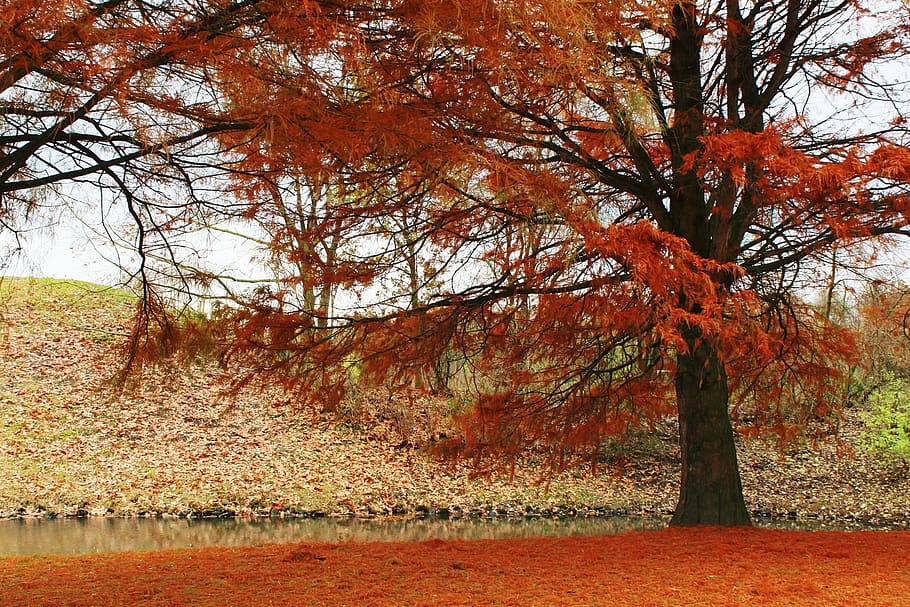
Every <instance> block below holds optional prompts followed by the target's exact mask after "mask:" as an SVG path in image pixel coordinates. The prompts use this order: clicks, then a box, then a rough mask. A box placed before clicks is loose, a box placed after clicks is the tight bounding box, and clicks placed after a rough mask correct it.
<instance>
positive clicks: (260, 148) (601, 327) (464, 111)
mask: <svg viewBox="0 0 910 607" xmlns="http://www.w3.org/2000/svg"><path fill="white" fill-rule="evenodd" d="M347 9H348V10H346V11H343V14H344V15H345V17H344V20H342V19H338V18H336V19H335V20H333V21H331V23H332V26H331V30H332V31H331V34H330V35H329V36H327V38H326V39H327V40H329V39H330V40H331V42H330V43H329V44H327V45H326V46H325V47H324V49H322V50H321V51H320V52H319V53H315V54H314V53H313V47H312V43H311V41H312V39H313V38H314V36H319V35H325V32H326V29H325V27H323V28H320V27H317V26H316V25H314V24H318V23H320V19H321V14H322V13H321V11H322V10H324V7H323V8H320V7H319V6H317V5H315V4H311V3H304V4H303V5H301V7H299V8H296V7H295V8H288V9H285V10H282V11H278V12H275V13H274V14H273V16H272V19H271V21H270V24H269V26H270V28H271V30H270V31H263V32H262V34H261V37H260V38H259V41H260V44H259V46H258V47H257V48H256V49H252V50H251V51H250V53H249V55H248V56H247V58H246V59H245V61H246V62H247V65H248V69H247V70H245V71H243V73H242V75H241V74H240V72H238V71H237V70H236V69H235V70H233V71H230V72H229V73H226V74H225V75H224V76H223V80H221V81H220V84H221V85H222V86H223V87H224V90H226V91H228V93H227V94H228V95H229V96H230V98H231V100H232V103H233V105H234V106H235V107H237V108H242V110H243V114H242V115H243V119H244V120H259V122H260V124H262V130H263V132H267V133H268V142H267V143H264V142H262V141H253V142H251V145H249V146H248V147H246V148H245V147H244V144H242V143H238V142H236V141H234V140H227V139H226V140H225V142H226V143H229V144H230V145H231V146H232V149H233V150H234V151H235V152H238V153H240V154H241V156H242V158H243V161H244V162H246V163H247V164H246V166H247V167H248V170H249V174H250V175H251V176H255V179H253V180H252V181H251V183H255V182H257V180H258V183H261V184H263V185H262V186H261V187H262V188H263V189H267V186H266V185H265V184H267V183H268V179H267V177H268V172H267V171H266V172H262V170H261V169H262V168H263V167H266V168H268V167H272V170H273V171H274V170H275V169H274V167H277V166H279V165H280V164H281V163H282V162H292V163H293V164H294V166H295V170H298V171H300V172H302V173H309V174H313V175H321V176H324V175H326V174H331V175H332V176H333V179H335V180H337V182H338V183H343V184H344V187H346V188H349V189H348V192H349V194H348V195H347V196H346V197H345V201H344V203H343V204H339V205H334V206H332V207H331V208H330V213H327V214H326V215H325V216H324V217H323V218H322V220H321V221H318V222H312V223H311V227H310V228H305V229H306V230H311V232H310V233H308V234H302V235H301V234H298V235H297V238H299V239H300V238H302V240H304V241H307V240H309V241H312V242H320V241H322V239H324V238H325V237H326V235H327V234H331V235H332V236H333V237H335V238H340V239H341V240H342V241H344V242H347V243H354V245H353V248H354V249H355V250H357V251H359V255H352V256H351V257H350V258H349V259H348V261H346V262H344V263H341V264H339V265H338V266H337V267H335V268H334V269H333V274H332V275H331V276H328V275H327V276H326V280H328V281H329V282H333V281H334V282H336V283H338V284H343V285H350V284H354V283H358V282H359V283H362V284H364V285H372V287H367V288H366V291H365V292H366V293H367V294H368V295H370V294H371V295H372V307H368V308H367V309H366V310H361V311H359V312H358V313H357V314H352V315H350V316H345V315H343V314H341V313H336V314H335V315H334V316H333V318H331V319H319V323H316V321H315V320H314V319H313V318H312V315H311V314H305V313H301V311H300V310H294V309H288V307H287V305H286V304H285V303H280V304H279V303H278V300H277V299H276V300H271V301H270V300H269V299H268V298H263V297H262V296H261V295H262V294H261V293H260V294H259V295H260V297H259V298H258V299H257V300H256V301H255V302H252V303H253V304H254V305H253V306H252V307H251V308H250V309H249V310H246V311H244V312H242V313H241V314H239V315H238V317H237V318H236V319H235V320H236V322H237V329H238V331H239V333H238V334H237V335H238V336H239V339H237V340H236V341H235V342H234V343H233V353H234V355H235V356H238V357H240V356H243V355H248V356H252V357H256V356H262V358H259V359H258V360H259V364H260V366H262V365H265V366H267V367H268V368H270V369H274V366H275V363H274V361H275V360H278V359H276V358H275V356H274V351H275V350H280V351H282V352H283V353H284V355H283V356H282V357H280V360H281V361H282V364H287V365H296V366H295V368H296V369H297V372H298V373H299V375H297V376H296V377H297V379H298V380H299V382H300V385H301V386H302V387H303V388H304V389H305V391H308V392H309V393H310V394H311V395H314V396H315V397H316V398H317V399H323V400H325V399H327V398H331V397H332V396H333V395H334V396H338V395H340V394H342V392H343V389H342V388H343V383H344V381H346V377H347V375H348V372H349V369H350V366H351V364H353V361H355V360H360V361H361V365H362V369H361V373H362V379H374V380H376V381H383V382H386V383H388V382H390V381H391V382H393V383H394V382H396V381H397V382H399V383H400V385H402V386H404V385H414V381H413V378H414V377H415V376H416V375H418V374H420V373H426V372H427V369H428V368H429V367H431V366H432V365H434V364H436V363H437V362H438V359H439V354H440V352H442V351H453V350H454V351H457V352H459V353H460V355H461V356H462V361H463V362H464V363H465V364H467V365H469V366H471V367H472V369H473V371H472V373H473V374H474V377H475V379H477V381H476V385H477V386H478V389H477V394H476V402H475V403H474V406H473V409H472V413H471V416H470V420H471V421H470V422H469V423H468V427H467V437H466V443H465V445H464V446H465V447H466V448H467V449H469V450H475V451H476V452H478V453H493V454H503V453H505V454H514V453H517V452H520V451H521V450H522V449H525V448H527V447H528V446H529V445H535V444H537V445H539V444H543V445H547V446H549V448H550V452H551V453H552V454H553V457H554V461H560V460H561V459H562V458H564V457H567V456H571V455H575V454H578V453H592V452H596V450H597V448H598V445H599V444H600V442H601V441H602V440H603V438H604V436H606V435H610V434H623V433H624V432H627V431H628V430H629V429H630V428H631V427H633V426H635V425H638V424H647V423H649V422H651V421H653V420H656V419H660V418H661V417H663V416H665V415H667V414H668V413H670V412H671V411H674V409H675V413H676V415H677V417H678V420H679V439H680V446H681V452H682V471H681V492H680V497H679V504H678V506H677V509H676V513H675V515H674V517H673V519H672V523H673V524H680V525H690V524H700V523H709V524H724V525H738V524H748V523H749V514H748V511H747V509H746V506H745V504H744V500H743V494H742V487H741V481H740V476H739V471H738V466H737V458H736V450H735V446H734V433H733V426H732V424H731V412H732V413H734V414H735V413H739V412H741V411H745V410H748V414H749V419H750V421H753V422H761V423H765V424H766V425H770V426H773V427H775V428H776V429H778V430H779V431H781V432H783V433H784V434H786V433H788V432H789V431H790V430H791V429H792V428H791V427H790V425H792V426H798V425H799V424H800V422H801V421H803V420H805V419H807V418H808V417H810V416H812V415H815V416H824V415H826V414H828V413H829V411H830V409H829V406H830V403H828V402H826V400H825V389H826V386H827V385H828V384H827V383H826V382H827V380H828V378H830V376H831V374H832V373H835V372H836V364H835V363H836V361H837V359H838V357H842V356H844V355H846V354H848V353H849V349H850V341H849V336H846V335H844V334H843V333H841V332H838V330H837V329H836V328H835V327H832V326H829V325H828V324H826V322H825V318H824V317H823V315H817V314H815V313H813V311H812V310H811V308H808V307H807V306H803V305H801V304H800V289H802V288H805V287H806V286H808V285H810V284H811V281H812V278H813V274H812V271H813V267H818V264H820V263H822V262H823V261H824V260H825V259H827V258H826V255H827V254H828V252H829V251H831V250H832V248H833V247H835V246H836V247H838V252H839V253H838V254H839V255H840V256H841V258H842V259H843V258H848V257H847V256H848V253H845V252H849V250H850V248H851V246H853V245H856V244H857V243H861V242H868V241H869V240H871V239H876V238H880V237H882V236H886V235H896V234H906V233H907V212H908V197H907V194H908V190H907V178H908V176H910V173H908V170H910V154H908V153H907V149H906V147H905V144H906V141H905V133H906V130H905V128H904V126H903V125H904V116H903V115H902V113H901V112H902V109H903V103H904V102H905V98H904V97H902V96H901V95H902V94H904V93H905V92H906V91H905V90H902V89H901V88H900V85H899V77H896V75H893V74H892V79H893V81H894V82H895V83H896V84H892V80H889V71H888V70H893V69H896V67H895V66H899V63H896V62H895V59H897V58H900V57H903V56H904V54H905V39H904V38H905V34H906V33H907V25H906V24H907V21H906V15H905V12H906V10H905V8H904V7H902V6H898V5H895V6H891V5H888V6H885V4H884V3H883V4H882V5H880V6H879V5H877V6H876V8H875V9H874V12H870V10H868V9H864V8H863V7H862V6H860V4H859V3H857V2H851V1H827V0H759V1H751V2H747V1H742V0H727V1H726V2H690V1H685V0H683V1H679V0H674V1H643V2H637V3H627V2H612V1H584V2H581V1H559V2H553V1H549V0H536V1H532V2H512V1H508V0H503V1H498V2H497V1H463V2H449V1H446V2H442V1H432V0H431V1H427V2H408V1H400V2H397V1H391V2H377V3H369V2H364V3H350V4H349V5H347ZM243 56H244V54H243V53H238V54H237V55H236V56H235V57H234V59H235V60H237V61H239V62H243V61H244V58H243ZM288 57H292V58H294V60H292V61H289V60H288ZM254 59H255V61H253V60H254ZM239 81H242V85H241V84H238V82H239ZM282 159H284V160H282ZM249 187H250V191H253V190H255V186H253V185H250V186H249ZM390 214H399V215H403V216H407V217H410V218H413V219H412V221H411V222H410V225H409V233H408V239H407V240H408V242H409V246H410V247H411V249H412V253H413V250H414V247H417V248H418V249H419V250H420V251H421V254H422V255H423V256H424V257H425V258H426V259H427V260H432V263H430V262H428V263H427V268H428V274H429V275H430V277H431V280H427V281H426V284H424V285H422V286H421V287H420V288H421V290H422V292H421V297H420V298H419V300H420V301H421V302H423V303H422V304H421V305H414V303H415V301H417V300H415V299H408V298H407V296H408V294H409V293H408V290H405V289H402V290H400V291H399V290H396V288H395V285H396V280H395V276H396V275H399V274H400V273H401V272H402V268H403V266H402V265H401V264H402V263H405V259H406V257H407V256H404V255H403V256H400V258H399V259H401V260H402V261H401V262H400V263H395V261H394V260H395V259H396V258H395V257H394V255H391V257H390V254H391V253H394V252H395V251H396V248H395V246H394V239H390V238H387V237H386V236H384V234H387V232H384V230H383V229H382V226H383V225H385V224H384V223H383V220H384V218H385V217H386V216H388V215H390ZM390 243H391V244H390ZM411 259H412V261H413V255H412V256H411ZM390 260H391V261H390ZM413 287H414V285H413V283H412V284H411V289H410V293H411V294H413V291H414V288H413ZM365 297H366V296H365ZM315 324H319V326H321V327H323V328H324V330H323V331H312V330H311V328H312V327H313V326H314V325H315ZM731 399H732V400H731ZM788 422H789V423H790V425H788Z"/></svg>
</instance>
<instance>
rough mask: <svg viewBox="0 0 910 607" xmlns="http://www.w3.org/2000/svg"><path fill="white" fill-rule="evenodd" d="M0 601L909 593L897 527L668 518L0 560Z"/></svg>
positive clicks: (807, 601)
mask: <svg viewBox="0 0 910 607" xmlns="http://www.w3.org/2000/svg"><path fill="white" fill-rule="evenodd" d="M0 605H3V606H7V605H8V606H14V605H15V606H17V607H19V606H31V607H37V606H41V605H48V606H51V605H53V606H63V605H71V606H80V605H85V606H89V605H90V606H93V607H94V606H114V605H124V606H126V605H130V606H132V605H144V606H146V605H147V606H153V605H154V606H182V605H199V606H213V607H214V606H219V607H220V606H224V605H237V606H242V605H250V606H254V605H255V606H270V605H275V606H279V605H281V606H284V605H332V606H343V605H351V606H354V605H357V606H359V605H516V606H517V605H522V606H524V605H547V606H549V605H610V606H616V607H622V606H633V605H634V606H639V605H819V606H822V605H824V606H826V607H827V606H831V605H910V533H907V532H851V533H847V532H792V531H772V530H759V529H718V528H695V529H669V530H664V531H656V532H640V533H629V534H623V535H615V536H604V537H569V538H547V539H530V540H528V539H520V540H491V541H451V542H450V541H438V540H437V541H429V542H421V543H369V544H338V545H329V544H286V545H270V546H259V547H248V548H232V549H226V548H205V549H192V550H176V551H163V552H146V553H141V552H139V553H136V552H133V553H114V554H105V555H95V556H76V557H71V556H70V557H66V556H64V557H59V556H54V557H29V558H21V557H16V558H4V559H0Z"/></svg>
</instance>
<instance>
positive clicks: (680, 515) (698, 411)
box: [670, 327, 751, 526]
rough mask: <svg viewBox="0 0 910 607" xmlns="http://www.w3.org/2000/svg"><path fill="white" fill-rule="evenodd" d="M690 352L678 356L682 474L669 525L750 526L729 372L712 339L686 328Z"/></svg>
mask: <svg viewBox="0 0 910 607" xmlns="http://www.w3.org/2000/svg"><path fill="white" fill-rule="evenodd" d="M683 334H684V336H685V339H686V342H687V343H688V345H689V351H688V352H686V353H682V354H680V355H679V356H678V357H677V363H676V364H677V369H676V399H677V408H678V411H679V446H680V451H681V453H682V478H681V482H680V491H679V502H678V503H677V505H676V512H675V513H674V515H673V518H672V519H671V520H670V525H678V526H691V525H726V526H733V525H751V520H750V518H749V512H748V510H746V503H745V499H744V498H743V486H742V481H741V480H740V476H739V463H738V461H737V458H736V445H735V444H734V442H733V426H732V424H731V423H730V413H729V410H728V408H727V405H728V401H729V388H728V386H727V375H726V372H725V371H724V367H723V364H722V363H721V362H720V359H719V357H718V353H717V349H716V346H715V345H714V343H713V341H712V340H711V339H710V338H706V337H703V336H702V335H701V333H700V331H698V330H697V329H694V328H691V327H686V328H685V329H684V330H683Z"/></svg>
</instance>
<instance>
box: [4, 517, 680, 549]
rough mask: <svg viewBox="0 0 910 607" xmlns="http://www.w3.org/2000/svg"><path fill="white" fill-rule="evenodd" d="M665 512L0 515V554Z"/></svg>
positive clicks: (399, 532)
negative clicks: (368, 516) (386, 516)
mask: <svg viewBox="0 0 910 607" xmlns="http://www.w3.org/2000/svg"><path fill="white" fill-rule="evenodd" d="M664 526H666V519H662V518H643V517H591V518H562V519H545V518H537V519H531V518H529V519H477V518H461V519H449V520H440V519H408V520H391V521H390V520H362V519H361V520H358V519H337V518H318V519H151V518H133V519H124V518H84V519H52V520H48V519H18V520H5V521H0V555H34V554H84V553H96V552H117V551H123V550H165V549H169V548H188V547H193V546H250V545H256V544H272V543H288V542H329V543H339V542H375V541H386V542H412V541H421V540H429V539H456V538H459V539H500V538H520V537H542V536H568V535H603V534H610V533H621V532H623V531H633V530H645V529H659V528H661V527H664Z"/></svg>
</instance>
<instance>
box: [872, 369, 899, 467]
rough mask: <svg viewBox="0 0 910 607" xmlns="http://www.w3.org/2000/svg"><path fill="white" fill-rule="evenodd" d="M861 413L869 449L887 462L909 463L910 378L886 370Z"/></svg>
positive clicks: (889, 463) (891, 463)
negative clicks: (868, 406)
mask: <svg viewBox="0 0 910 607" xmlns="http://www.w3.org/2000/svg"><path fill="white" fill-rule="evenodd" d="M869 405H870V409H869V411H867V412H866V413H864V414H863V415H862V418H863V421H864V422H865V424H866V427H867V428H868V431H867V432H866V433H865V434H864V436H863V440H864V443H865V446H866V448H867V449H868V450H869V451H870V452H871V453H873V454H874V455H875V456H876V457H878V458H879V459H880V460H881V461H882V462H883V463H885V464H888V465H895V464H903V465H907V464H910V380H908V379H906V378H903V377H898V376H896V375H894V374H893V373H886V377H885V378H884V381H883V382H882V384H881V385H880V386H879V387H877V388H876V389H875V390H874V391H873V392H872V393H871V394H870V395H869Z"/></svg>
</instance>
